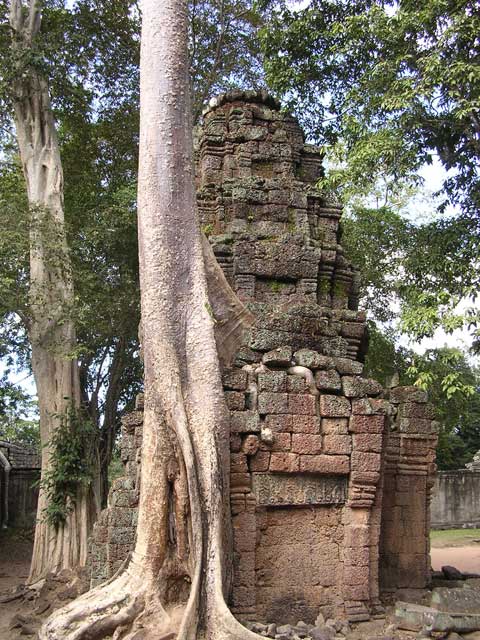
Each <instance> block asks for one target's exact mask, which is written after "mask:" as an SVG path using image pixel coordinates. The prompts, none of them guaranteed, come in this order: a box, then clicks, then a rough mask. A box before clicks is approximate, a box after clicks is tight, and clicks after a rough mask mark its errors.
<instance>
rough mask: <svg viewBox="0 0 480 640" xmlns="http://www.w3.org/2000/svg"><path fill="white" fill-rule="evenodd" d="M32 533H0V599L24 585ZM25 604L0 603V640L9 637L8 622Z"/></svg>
mask: <svg viewBox="0 0 480 640" xmlns="http://www.w3.org/2000/svg"><path fill="white" fill-rule="evenodd" d="M32 548H33V541H32V533H31V532H30V531H24V530H7V531H0V597H1V596H4V595H5V594H6V593H12V592H13V590H14V589H15V588H16V587H18V586H19V585H20V584H23V583H25V581H26V579H27V578H28V571H29V568H30V558H31V556H32ZM24 606H25V603H24V602H23V600H22V599H21V598H18V599H16V600H12V601H10V602H5V603H1V602H0V638H1V639H2V640H3V639H5V640H6V639H7V638H10V637H11V632H10V630H9V626H10V621H11V620H12V618H13V616H14V615H15V614H18V613H20V612H21V610H22V608H24Z"/></svg>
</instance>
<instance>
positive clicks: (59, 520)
mask: <svg viewBox="0 0 480 640" xmlns="http://www.w3.org/2000/svg"><path fill="white" fill-rule="evenodd" d="M58 421H59V422H58V425H57V427H56V428H55V429H54V431H53V434H52V437H51V439H50V441H49V443H48V445H47V446H48V448H49V453H50V468H49V469H48V470H47V471H46V473H44V475H43V479H42V480H41V482H40V484H41V487H42V489H43V490H44V491H45V494H46V497H47V506H46V507H45V513H44V515H45V519H46V521H47V522H48V523H49V524H50V525H51V526H53V527H55V528H58V527H59V526H61V525H62V524H64V523H65V521H66V518H67V516H68V514H69V513H70V512H71V511H72V509H73V507H74V505H75V502H76V500H77V497H78V491H79V489H80V488H82V487H88V486H90V485H91V483H92V479H93V473H94V464H93V462H94V452H95V445H96V442H95V441H96V428H95V426H94V425H93V424H92V423H91V421H90V420H88V418H87V417H86V416H85V415H84V414H83V413H82V412H81V411H78V410H76V409H75V408H74V407H73V406H70V407H69V409H68V410H67V412H66V414H65V415H63V416H58Z"/></svg>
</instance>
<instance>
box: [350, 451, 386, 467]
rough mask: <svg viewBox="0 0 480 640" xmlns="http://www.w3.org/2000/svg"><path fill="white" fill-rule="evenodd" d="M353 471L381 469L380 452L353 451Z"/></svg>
mask: <svg viewBox="0 0 480 640" xmlns="http://www.w3.org/2000/svg"><path fill="white" fill-rule="evenodd" d="M352 471H380V455H379V454H378V453H365V452H363V451H362V452H356V451H354V452H353V453H352Z"/></svg>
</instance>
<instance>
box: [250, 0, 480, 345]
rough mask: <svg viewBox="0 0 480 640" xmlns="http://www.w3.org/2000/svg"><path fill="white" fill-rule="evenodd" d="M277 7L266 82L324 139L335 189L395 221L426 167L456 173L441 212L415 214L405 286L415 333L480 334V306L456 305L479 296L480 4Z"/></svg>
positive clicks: (267, 45) (329, 186)
mask: <svg viewBox="0 0 480 640" xmlns="http://www.w3.org/2000/svg"><path fill="white" fill-rule="evenodd" d="M261 4H262V6H268V5H270V4H272V3H271V2H269V0H264V1H263V2H262V3H261ZM273 4H274V5H275V7H276V11H275V12H274V13H273V15H272V18H271V20H270V21H269V22H268V24H267V25H266V26H265V27H264V28H263V29H262V32H261V40H262V49H263V53H264V55H265V68H266V73H267V80H268V82H269V84H270V86H271V87H273V88H274V89H275V90H276V91H277V92H278V93H279V94H280V95H281V96H282V97H283V99H284V102H285V104H286V106H287V107H288V108H289V109H293V110H294V111H295V112H296V113H297V114H298V117H299V119H300V121H301V123H302V124H303V126H304V127H305V128H306V130H307V133H308V136H309V138H310V139H312V140H314V141H316V142H318V143H319V144H321V145H322V146H323V149H324V152H325V155H326V162H327V174H326V177H325V178H324V179H323V180H322V181H321V186H322V188H323V189H324V190H325V191H326V192H330V193H333V194H335V195H336V196H337V197H341V198H342V199H343V200H344V202H346V203H347V204H348V205H350V206H351V208H352V209H354V210H355V209H356V207H358V204H359V203H358V196H362V197H363V198H364V199H365V200H364V202H363V203H360V204H363V206H365V205H366V206H367V207H368V208H370V209H372V206H371V201H372V197H373V198H376V200H377V203H376V206H375V208H376V209H379V210H380V209H383V210H382V211H381V216H382V217H384V218H385V221H386V223H387V224H389V222H391V219H390V218H389V216H388V214H387V211H386V207H388V208H389V209H390V211H393V210H395V209H396V208H397V207H398V204H397V202H398V198H399V197H400V198H401V199H402V198H404V197H405V195H408V193H409V192H410V193H412V190H414V189H415V188H416V187H418V186H419V185H420V184H421V179H420V176H419V174H418V170H419V168H420V167H421V166H422V165H424V164H425V163H426V164H431V163H432V162H433V159H434V158H438V159H439V161H440V162H441V163H442V164H443V167H444V168H445V169H446V170H447V171H448V172H449V173H448V174H447V176H446V179H445V181H444V185H443V189H442V191H441V193H440V194H439V197H440V208H439V213H438V215H437V216H436V218H434V219H433V220H432V221H430V222H428V223H423V224H420V221H419V220H418V219H416V220H415V224H414V225H412V224H411V225H410V231H414V233H413V234H412V237H411V239H410V241H409V245H410V246H409V250H408V254H405V252H404V251H403V248H401V247H400V250H401V252H402V253H403V256H402V255H400V258H401V259H402V262H401V264H402V269H403V271H404V282H403V283H402V287H401V288H400V287H398V288H397V292H398V293H401V296H402V311H403V312H404V330H405V331H408V332H409V333H410V334H412V335H415V336H417V337H422V336H424V335H431V334H432V332H434V331H435V330H436V328H438V327H440V326H442V327H443V328H444V329H445V330H446V331H447V332H448V331H451V330H452V329H453V328H454V327H456V326H458V325H459V324H460V323H462V325H463V326H469V328H470V329H471V330H472V331H473V332H474V333H475V331H476V326H477V324H478V321H479V318H478V311H476V310H475V308H474V307H472V308H470V309H468V310H467V311H466V312H462V313H458V309H457V305H458V301H459V300H460V299H462V298H463V299H465V298H467V299H470V301H471V302H475V296H476V292H477V291H478V288H479V286H480V278H479V275H478V274H479V269H478V264H479V257H480V256H479V246H480V241H479V240H480V225H479V217H478V211H479V209H480V181H479V173H478V163H479V159H480V158H479V156H480V146H479V136H480V121H479V118H478V112H479V105H480V103H479V95H480V73H479V69H480V65H479V62H480V58H479V55H480V54H479V49H478V42H477V38H478V31H479V28H480V17H479V16H480V14H479V12H478V6H477V4H478V3H476V2H474V1H473V0H461V1H459V2H445V1H444V0H435V1H433V2H428V3H412V2H408V1H401V2H396V1H395V0H388V1H387V2H384V1H383V0H359V1H357V2H344V1H343V0H334V1H331V0H312V1H311V2H310V3H309V4H308V6H307V7H306V8H303V9H298V7H295V6H292V3H290V2H286V1H282V0H280V1H277V2H275V3H273ZM355 194H356V196H357V202H354V201H353V200H354V198H353V196H354V195H355ZM448 203H450V204H453V205H456V206H457V211H456V212H455V215H452V214H451V212H448V215H443V214H444V213H445V212H446V206H447V204H448ZM404 204H405V203H404ZM397 210H398V209H397ZM405 226H407V225H405ZM379 231H380V230H379V229H378V227H377V229H375V232H379ZM377 237H379V238H380V240H381V241H382V240H384V239H385V238H384V237H383V232H380V234H379V236H373V237H372V244H375V241H376V239H377ZM368 248H370V247H368ZM394 260H397V258H396V257H394ZM387 271H388V270H387Z"/></svg>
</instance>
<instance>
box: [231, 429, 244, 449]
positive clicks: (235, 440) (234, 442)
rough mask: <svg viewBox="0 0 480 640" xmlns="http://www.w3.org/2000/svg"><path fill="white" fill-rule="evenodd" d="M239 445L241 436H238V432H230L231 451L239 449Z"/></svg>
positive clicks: (240, 444)
mask: <svg viewBox="0 0 480 640" xmlns="http://www.w3.org/2000/svg"><path fill="white" fill-rule="evenodd" d="M241 446H242V438H241V437H240V436H239V434H238V433H231V434H230V451H232V452H233V453H238V452H239V451H240V448H241Z"/></svg>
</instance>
